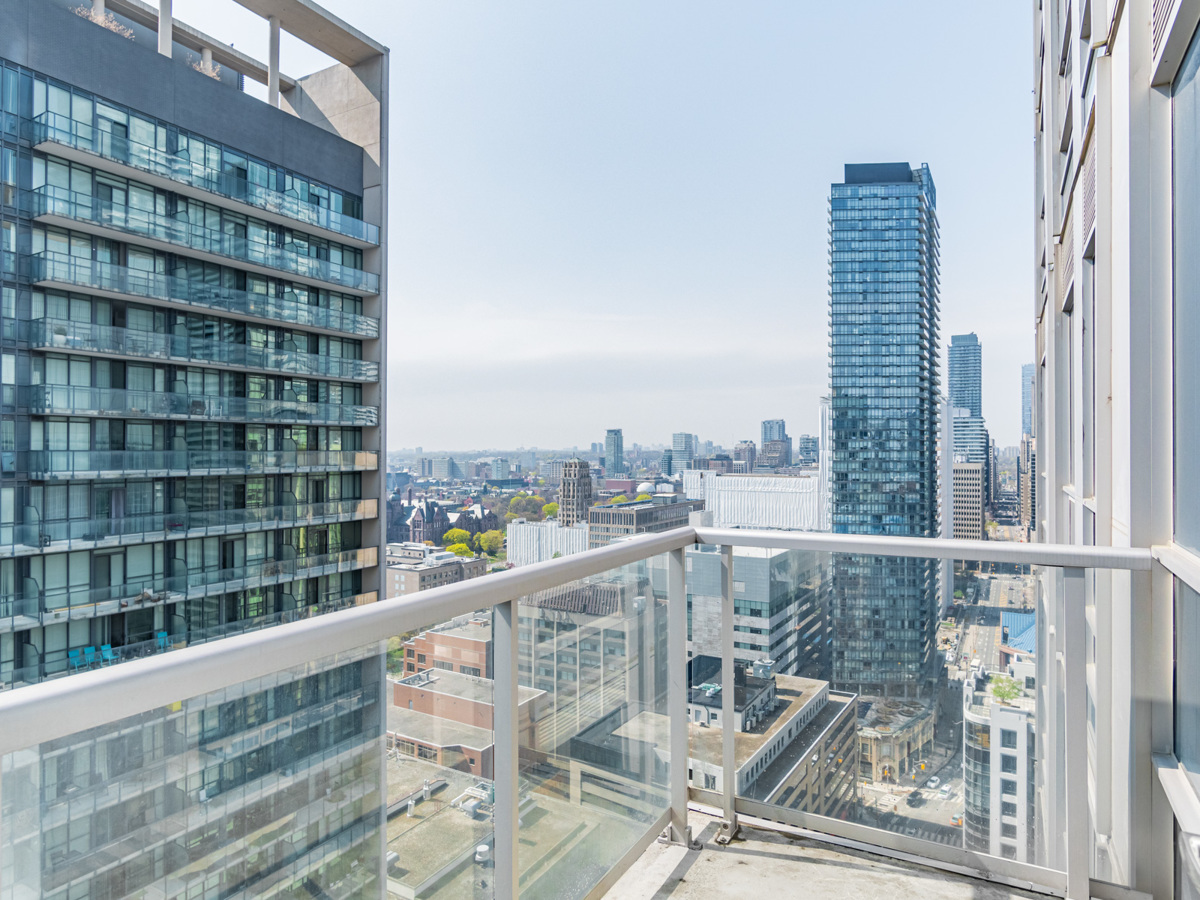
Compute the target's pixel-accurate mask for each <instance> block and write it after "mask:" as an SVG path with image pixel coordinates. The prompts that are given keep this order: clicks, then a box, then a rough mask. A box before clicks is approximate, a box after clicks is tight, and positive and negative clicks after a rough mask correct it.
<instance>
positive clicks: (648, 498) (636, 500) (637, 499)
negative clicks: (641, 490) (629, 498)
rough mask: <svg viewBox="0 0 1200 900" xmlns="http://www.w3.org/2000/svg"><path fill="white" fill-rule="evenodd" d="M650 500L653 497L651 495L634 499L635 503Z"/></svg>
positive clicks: (642, 495)
mask: <svg viewBox="0 0 1200 900" xmlns="http://www.w3.org/2000/svg"><path fill="white" fill-rule="evenodd" d="M650 499H651V497H650V495H649V494H638V495H637V496H636V497H634V498H633V502H634V503H640V502H641V501H642V500H650Z"/></svg>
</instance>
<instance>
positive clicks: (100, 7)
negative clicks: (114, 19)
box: [92, 0, 107, 18]
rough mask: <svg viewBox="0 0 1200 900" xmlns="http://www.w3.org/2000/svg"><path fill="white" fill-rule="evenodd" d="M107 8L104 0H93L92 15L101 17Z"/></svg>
mask: <svg viewBox="0 0 1200 900" xmlns="http://www.w3.org/2000/svg"><path fill="white" fill-rule="evenodd" d="M105 12H107V10H106V9H105V8H104V0H92V15H94V16H95V17H96V18H101V17H102V16H103V15H104V13H105Z"/></svg>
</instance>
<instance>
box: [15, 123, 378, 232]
mask: <svg viewBox="0 0 1200 900" xmlns="http://www.w3.org/2000/svg"><path fill="white" fill-rule="evenodd" d="M32 143H33V145H34V149H36V150H40V151H42V152H44V153H51V154H54V155H57V156H61V157H64V158H67V159H74V160H76V161H78V162H82V163H84V164H87V165H92V166H95V167H96V168H98V169H103V170H106V171H110V172H113V173H115V174H118V175H123V176H125V177H127V178H133V179H135V180H137V179H141V180H143V181H146V182H147V183H149V184H152V185H154V186H155V187H160V188H166V189H168V190H174V191H177V192H179V193H183V194H187V195H189V196H196V197H198V198H199V199H201V200H208V201H215V202H217V203H218V204H223V205H226V206H229V207H231V208H234V209H237V210H238V211H240V212H245V213H249V214H251V215H260V216H263V217H264V218H267V219H269V220H271V221H273V222H276V223H279V224H284V225H288V226H291V225H294V224H300V225H303V226H306V227H307V228H309V229H311V230H313V231H316V232H323V233H324V234H323V236H325V237H329V238H332V239H333V240H337V241H343V242H346V243H350V244H355V245H357V246H361V247H373V246H378V245H379V227H378V226H377V225H371V224H369V223H367V222H364V221H362V220H361V219H355V218H353V217H351V216H346V215H343V214H341V213H337V212H334V211H333V210H331V209H328V208H327V207H323V206H316V205H314V204H312V203H305V202H303V201H302V200H301V199H300V198H299V197H297V196H292V195H289V194H285V193H282V192H280V191H273V190H270V189H269V188H267V187H265V186H264V185H259V184H252V183H251V182H250V181H248V180H247V179H246V178H244V177H241V176H239V175H237V174H234V173H229V172H222V171H220V170H218V169H214V168H211V167H209V166H206V165H204V163H203V162H193V161H192V160H191V159H190V158H189V156H188V154H187V152H186V151H181V152H179V153H167V152H166V151H165V150H159V149H158V148H157V147H151V146H149V145H147V144H139V143H137V142H136V141H133V140H130V139H129V138H126V137H119V136H116V135H113V134H111V133H110V132H106V131H100V130H98V129H96V128H95V127H94V126H92V125H89V124H85V123H83V122H76V121H75V120H73V119H71V118H69V117H67V116H64V115H60V114H58V113H52V112H44V113H42V114H41V115H40V116H38V117H37V118H36V119H34V120H33V134H32ZM146 176H150V177H149V178H147V177H146ZM229 201H233V202H232V203H230V202H229Z"/></svg>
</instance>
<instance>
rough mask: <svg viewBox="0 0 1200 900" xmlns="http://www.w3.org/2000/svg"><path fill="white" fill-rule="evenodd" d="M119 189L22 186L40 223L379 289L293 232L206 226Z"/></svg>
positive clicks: (369, 276)
mask: <svg viewBox="0 0 1200 900" xmlns="http://www.w3.org/2000/svg"><path fill="white" fill-rule="evenodd" d="M122 193H123V192H116V191H114V192H113V198H114V199H105V198H102V197H98V196H95V195H93V194H85V193H82V192H79V191H72V190H69V189H67V188H61V187H55V186H53V185H43V186H41V187H39V188H35V189H34V190H32V191H29V192H27V202H28V205H29V209H30V213H31V215H32V216H33V218H34V220H35V221H37V222H40V223H43V224H47V225H58V226H61V227H64V228H74V229H76V230H78V231H84V232H88V233H91V234H96V235H99V236H100V237H107V238H111V239H113V240H124V239H127V238H128V237H129V236H130V235H132V236H135V237H137V238H138V239H139V240H140V241H141V243H143V244H145V245H146V246H147V247H149V248H151V249H155V250H162V251H166V252H178V251H180V250H182V251H184V252H185V253H186V254H187V255H189V256H193V257H195V258H197V259H204V260H208V261H211V262H218V263H221V262H229V261H232V262H233V263H235V264H236V265H238V266H239V267H240V268H243V269H246V270H247V271H251V272H257V273H260V274H263V275H272V276H277V275H279V274H280V273H283V274H286V275H288V276H290V277H292V278H295V279H297V280H299V281H302V282H305V283H307V284H312V285H315V286H317V287H334V288H338V289H340V290H345V291H349V292H351V293H354V294H358V295H361V296H369V295H372V294H378V293H379V276H378V275H376V274H375V273H373V272H366V271H363V270H362V269H358V268H355V267H353V266H350V265H345V264H343V263H340V262H334V261H332V260H329V259H321V258H320V257H319V256H316V255H310V254H309V253H308V252H307V250H306V248H305V246H304V243H303V242H301V241H299V240H296V238H297V237H299V236H295V235H294V236H293V239H292V240H290V241H288V242H287V243H282V241H283V238H282V237H281V236H280V235H279V233H278V232H277V231H276V230H275V229H276V228H277V226H270V227H256V228H251V225H253V224H254V223H253V221H252V220H251V221H242V222H236V223H235V222H233V221H232V220H231V221H228V222H227V221H224V217H222V224H221V227H219V228H214V227H208V225H207V224H203V223H199V222H191V221H189V218H188V213H187V212H186V207H181V209H180V211H179V212H178V213H176V214H175V215H168V214H166V213H164V212H159V211H158V210H157V209H143V208H140V207H138V206H135V205H133V204H132V203H130V202H129V201H128V199H127V197H125V196H121V194H122ZM208 218H209V217H208V215H207V214H206V215H205V219H206V220H207V219H208ZM262 224H263V225H264V226H265V225H266V223H262ZM252 234H253V235H255V236H251V235H252Z"/></svg>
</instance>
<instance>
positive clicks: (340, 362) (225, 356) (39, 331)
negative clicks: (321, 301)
mask: <svg viewBox="0 0 1200 900" xmlns="http://www.w3.org/2000/svg"><path fill="white" fill-rule="evenodd" d="M28 338H29V346H30V348H31V349H34V350H53V351H56V352H68V353H85V354H89V355H99V356H113V357H120V358H124V359H152V360H160V361H164V362H172V363H177V364H178V363H182V364H184V365H189V364H191V365H202V366H215V367H221V368H231V369H248V370H257V371H261V372H268V373H270V374H284V375H298V376H301V377H311V378H328V379H338V380H343V381H361V382H376V381H378V380H379V363H377V362H373V361H370V360H363V359H347V358H344V357H340V356H328V355H321V354H316V353H301V352H299V351H296V350H283V349H275V348H269V347H255V346H251V345H250V344H248V343H234V342H233V341H227V340H208V339H204V338H192V337H189V336H187V335H178V334H158V333H156V332H153V331H138V330H134V329H128V328H114V327H111V326H108V325H94V324H89V323H82V322H68V321H64V320H61V319H51V318H42V319H36V320H34V321H32V322H30V323H29V326H28Z"/></svg>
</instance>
